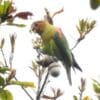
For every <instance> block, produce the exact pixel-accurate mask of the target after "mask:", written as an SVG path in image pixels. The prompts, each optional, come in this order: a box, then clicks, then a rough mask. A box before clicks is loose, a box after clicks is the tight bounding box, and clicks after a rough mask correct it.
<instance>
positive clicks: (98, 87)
mask: <svg viewBox="0 0 100 100" xmlns="http://www.w3.org/2000/svg"><path fill="white" fill-rule="evenodd" d="M93 90H94V91H95V92H96V93H100V83H99V82H98V81H96V80H94V79H93Z"/></svg>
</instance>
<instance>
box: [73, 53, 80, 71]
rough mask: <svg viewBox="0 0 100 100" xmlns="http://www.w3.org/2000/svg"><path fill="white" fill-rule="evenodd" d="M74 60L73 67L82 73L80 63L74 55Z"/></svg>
mask: <svg viewBox="0 0 100 100" xmlns="http://www.w3.org/2000/svg"><path fill="white" fill-rule="evenodd" d="M72 58H73V67H75V68H77V69H78V70H80V71H81V72H82V69H81V67H80V66H79V65H78V63H77V62H76V60H75V57H74V55H73V54H72Z"/></svg>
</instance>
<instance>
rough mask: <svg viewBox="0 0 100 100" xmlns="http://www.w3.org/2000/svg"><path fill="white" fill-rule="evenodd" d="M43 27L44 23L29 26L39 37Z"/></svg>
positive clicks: (39, 22)
mask: <svg viewBox="0 0 100 100" xmlns="http://www.w3.org/2000/svg"><path fill="white" fill-rule="evenodd" d="M44 26H45V23H44V21H36V22H34V23H33V24H32V26H31V30H32V31H33V32H35V33H38V34H39V35H41V33H42V32H43V30H44Z"/></svg>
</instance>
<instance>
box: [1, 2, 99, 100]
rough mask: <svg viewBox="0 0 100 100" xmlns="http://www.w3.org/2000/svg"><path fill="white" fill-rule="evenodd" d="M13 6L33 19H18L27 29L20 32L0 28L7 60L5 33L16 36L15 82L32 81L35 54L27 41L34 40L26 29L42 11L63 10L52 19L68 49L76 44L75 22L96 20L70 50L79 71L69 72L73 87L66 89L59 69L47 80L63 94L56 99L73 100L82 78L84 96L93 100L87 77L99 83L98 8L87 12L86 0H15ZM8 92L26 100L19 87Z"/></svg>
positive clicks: (89, 81) (89, 9)
mask: <svg viewBox="0 0 100 100" xmlns="http://www.w3.org/2000/svg"><path fill="white" fill-rule="evenodd" d="M15 6H16V8H17V11H30V12H32V13H33V14H34V16H33V17H32V19H29V20H28V21H22V20H19V19H18V20H17V21H16V22H19V23H21V22H22V23H26V24H27V27H26V28H23V29H22V28H16V27H11V26H1V28H0V33H2V34H0V35H2V36H1V37H5V38H6V39H7V41H6V44H5V49H4V50H5V55H6V56H7V59H9V55H10V54H9V51H10V50H9V44H8V43H9V34H12V33H16V34H17V39H16V48H15V55H14V60H13V67H14V68H16V69H17V77H18V79H19V80H24V81H33V82H34V81H36V78H35V77H34V74H33V73H32V71H31V70H30V69H29V66H31V61H32V59H34V57H35V56H36V52H35V50H33V49H32V45H31V39H32V38H34V37H32V36H33V35H32V34H30V33H29V29H30V25H31V24H32V22H33V21H35V20H40V19H43V16H44V14H45V11H44V8H47V9H48V10H49V11H50V12H51V13H54V12H55V11H58V10H59V9H61V8H64V12H63V13H61V14H59V15H56V16H55V17H54V25H55V26H58V27H61V28H62V30H63V32H64V34H65V35H66V38H67V39H68V41H69V45H70V47H73V45H74V44H75V42H76V41H75V40H77V38H78V36H79V34H78V32H77V30H76V24H78V21H79V19H82V18H84V19H85V18H87V19H89V20H90V21H91V20H96V21H97V24H96V27H95V28H94V29H93V30H92V31H91V33H90V34H88V35H87V36H86V38H85V39H84V40H83V41H82V42H81V43H80V44H79V45H78V46H77V47H76V48H75V49H74V50H73V53H74V55H75V58H76V60H77V62H78V63H79V65H80V66H81V68H82V69H83V73H80V72H79V71H77V70H76V73H74V72H73V70H72V82H73V86H72V87H70V86H69V84H68V81H67V78H66V73H65V70H64V69H63V68H62V71H61V72H62V73H61V75H60V76H59V77H58V78H56V79H55V78H52V77H50V79H51V80H52V82H51V84H50V85H51V86H53V87H59V88H61V89H62V91H64V95H63V96H61V97H60V98H59V99H58V100H73V99H72V95H78V93H79V91H78V86H79V84H80V83H79V82H80V77H85V78H86V79H87V87H88V88H87V90H86V94H87V95H92V97H93V98H94V94H93V91H91V89H92V87H91V84H92V83H91V78H96V79H99V80H100V70H99V66H100V61H99V57H100V53H99V52H100V45H99V42H100V33H99V32H100V28H99V27H100V20H99V19H100V9H97V10H95V11H94V10H91V8H90V5H89V0H15ZM1 37H0V38H1ZM9 89H10V90H11V91H12V92H13V94H14V100H30V99H29V98H28V97H27V96H26V95H25V93H24V92H23V90H21V89H20V88H19V87H15V86H12V88H11V87H9ZM29 91H31V94H32V95H34V92H33V90H31V89H29ZM49 93H50V92H49ZM95 100H96V99H95Z"/></svg>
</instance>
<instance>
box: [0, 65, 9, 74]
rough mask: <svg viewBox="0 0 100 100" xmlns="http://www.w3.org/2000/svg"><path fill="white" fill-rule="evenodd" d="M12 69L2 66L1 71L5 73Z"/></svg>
mask: <svg viewBox="0 0 100 100" xmlns="http://www.w3.org/2000/svg"><path fill="white" fill-rule="evenodd" d="M9 70H10V69H9V68H8V67H6V66H3V67H0V73H2V74H4V73H6V71H9Z"/></svg>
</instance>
